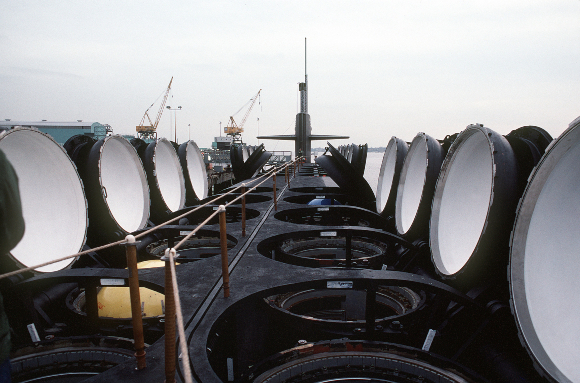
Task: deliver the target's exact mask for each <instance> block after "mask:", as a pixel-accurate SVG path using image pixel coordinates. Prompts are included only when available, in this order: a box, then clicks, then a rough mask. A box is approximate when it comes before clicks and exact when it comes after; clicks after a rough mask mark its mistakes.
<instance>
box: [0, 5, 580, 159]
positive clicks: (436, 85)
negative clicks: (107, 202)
mask: <svg viewBox="0 0 580 383" xmlns="http://www.w3.org/2000/svg"><path fill="white" fill-rule="evenodd" d="M305 37H307V38H308V82H309V112H310V115H311V118H312V126H313V133H315V134H340V135H350V136H351V139H350V140H349V141H336V142H335V143H336V144H341V143H350V142H354V143H358V144H363V143H368V144H369V146H372V147H376V146H386V144H387V143H388V141H389V139H390V137H391V136H393V135H395V136H398V137H401V138H403V139H406V140H408V141H410V140H412V138H413V137H414V136H415V134H416V133H417V132H419V131H423V132H426V133H427V134H430V135H431V136H433V137H435V138H443V137H444V136H445V135H447V134H451V133H455V132H458V131H461V130H462V129H463V128H465V126H467V125H468V124H471V123H483V124H485V125H486V126H487V127H489V128H491V129H494V130H496V131H498V132H500V133H502V134H506V133H508V132H509V131H511V130H513V129H516V128H518V127H520V126H524V125H537V126H540V127H542V128H544V129H546V130H547V131H548V132H549V133H550V134H552V135H553V136H554V137H557V136H558V135H560V133H562V131H563V130H564V129H565V128H566V127H567V125H568V123H569V122H571V121H572V120H573V119H574V118H576V117H577V116H578V115H580V0H545V1H543V0H542V1H534V0H531V1H530V0H526V1H519V0H518V1H506V0H503V1H495V0H493V1H485V2H477V4H476V3H475V2H474V1H467V0H465V1H416V0H415V1H413V0H411V1H357V2H356V3H355V2H354V1H325V0H317V1H300V0H298V1H274V0H268V1H265V0H263V1H246V2H240V1H220V0H218V1H206V2H201V1H122V0H121V1H118V0H117V1H102V0H101V1H79V0H75V1H68V0H63V1H59V2H52V1H40V0H30V1H26V0H24V1H3V4H2V6H1V12H0V48H1V52H2V54H1V55H0V86H1V90H2V91H1V92H0V119H5V118H10V119H12V120H41V119H47V120H49V121H74V120H77V119H82V120H84V121H98V122H101V123H108V124H110V125H111V126H112V127H113V129H114V132H115V133H118V134H134V133H135V126H136V125H137V124H138V123H139V121H140V120H141V118H142V116H143V113H144V112H145V110H146V109H147V107H149V105H151V103H153V102H154V101H155V100H156V99H157V98H158V97H159V96H160V95H161V94H162V93H163V91H164V90H165V88H166V87H167V85H168V83H169V80H170V78H171V77H172V76H173V77H174V80H173V86H172V91H171V94H170V98H169V99H168V102H167V104H168V105H171V106H172V107H177V106H179V105H180V106H182V108H183V109H182V110H181V111H178V112H176V115H177V128H178V140H179V142H183V141H184V140H187V139H188V137H189V136H188V124H191V138H192V139H194V140H195V141H196V142H197V143H198V145H199V146H200V147H207V146H209V145H210V142H211V141H213V137H214V136H216V135H219V123H220V121H221V122H222V123H223V124H222V126H224V125H225V123H226V122H227V120H228V118H229V116H230V115H231V114H232V113H235V112H236V111H237V110H238V109H239V108H240V107H242V106H243V105H244V104H245V103H246V102H247V101H248V100H249V99H250V98H251V97H252V96H253V95H254V94H256V92H257V91H258V90H259V89H262V97H261V104H260V105H258V104H257V103H256V105H255V106H254V110H253V111H252V114H251V115H250V117H249V118H248V120H247V122H246V125H245V130H246V132H245V134H244V136H243V138H244V141H245V142H248V143H250V144H256V143H257V140H256V138H255V137H256V136H257V135H258V129H259V133H260V134H269V135H271V134H291V133H293V131H294V118H295V114H296V112H297V109H298V102H297V101H298V86H297V83H298V82H301V81H304V38H305ZM158 105H159V101H158V102H157V104H156V105H155V106H154V107H153V108H152V112H150V114H151V115H152V116H155V115H156V113H157V109H158ZM172 116H173V113H171V116H170V113H168V112H167V111H165V113H164V115H163V117H162V118H161V122H160V124H159V129H158V133H159V135H160V136H164V137H172V136H173V129H172V128H171V130H170V126H171V118H172ZM236 117H237V120H238V121H239V120H241V118H242V117H243V111H242V112H240V113H239V114H238V115H237V116H236ZM258 118H259V124H258ZM265 143H266V148H267V149H269V150H274V149H276V150H284V149H285V150H288V149H291V148H293V144H291V143H289V142H278V143H277V142H276V141H265ZM319 143H320V145H318V142H314V143H313V144H314V145H313V146H323V142H319Z"/></svg>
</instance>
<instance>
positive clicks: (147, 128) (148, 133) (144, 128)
mask: <svg viewBox="0 0 580 383" xmlns="http://www.w3.org/2000/svg"><path fill="white" fill-rule="evenodd" d="M172 82H173V77H171V80H170V81H169V85H168V86H167V90H166V91H165V95H164V96H163V102H162V103H161V106H160V107H159V111H158V112H157V118H156V119H155V122H152V121H151V118H150V117H149V113H148V112H149V109H151V108H152V107H153V105H154V104H155V103H153V104H151V106H150V107H149V108H147V110H146V111H145V114H144V115H143V118H142V119H141V122H140V123H139V125H137V135H138V137H139V138H141V139H143V140H144V139H153V140H154V139H156V138H157V125H158V124H159V120H160V119H161V115H162V114H163V109H165V103H166V102H167V96H168V95H169V90H170V89H171V83H172ZM145 118H147V120H148V121H149V125H144V124H145Z"/></svg>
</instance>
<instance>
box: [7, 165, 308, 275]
mask: <svg viewBox="0 0 580 383" xmlns="http://www.w3.org/2000/svg"><path fill="white" fill-rule="evenodd" d="M297 160H298V159H297ZM297 160H294V161H293V162H292V163H294V162H296V161H297ZM289 165H290V163H287V164H285V165H281V166H280V168H281V167H283V166H289ZM278 169H279V168H274V170H271V171H270V173H272V172H273V171H275V170H276V171H277V170H278ZM270 173H266V174H265V175H262V176H260V177H258V178H257V179H256V180H258V179H260V178H262V177H265V176H266V175H270ZM268 178H270V177H268ZM268 178H266V179H265V180H264V181H262V182H260V183H259V184H257V185H256V186H254V187H253V188H251V189H249V190H248V191H247V192H246V194H247V193H249V192H251V191H252V190H254V189H256V188H257V187H258V186H260V185H261V184H262V183H264V182H266V181H267V180H268ZM254 181H255V180H254ZM241 187H242V186H241V185H240V186H237V187H236V188H234V189H232V190H230V191H228V192H227V193H224V194H222V195H220V196H218V197H217V198H214V199H212V200H211V201H208V202H206V203H204V204H203V205H199V206H196V207H194V208H192V209H191V210H188V211H186V212H185V213H183V214H180V215H179V216H177V217H175V218H172V219H170V220H168V221H166V222H164V223H162V224H159V225H156V226H154V227H152V228H151V229H149V230H146V231H144V232H142V233H139V234H137V235H135V239H139V238H141V237H143V236H145V235H147V234H150V233H152V232H154V231H155V230H158V229H160V228H162V227H165V226H167V225H169V224H170V223H172V222H175V221H177V220H180V219H181V218H183V217H185V216H187V215H188V214H191V213H193V212H195V211H197V210H199V209H201V208H203V207H205V206H207V205H210V204H212V203H214V202H215V201H217V200H219V199H220V198H223V197H225V196H226V195H228V194H231V193H233V192H235V191H236V190H238V189H240V188H241ZM243 195H245V194H243ZM243 195H240V196H238V197H237V198H236V199H234V200H232V201H231V202H229V203H227V204H226V205H225V206H226V207H227V206H229V205H231V204H232V203H234V202H236V201H237V200H239V199H240V198H242V196H243ZM125 243H127V240H126V239H121V240H118V241H116V242H112V243H109V244H106V245H102V246H98V247H95V248H92V249H88V250H83V251H80V252H78V253H76V254H72V255H67V256H65V257H61V258H57V259H54V260H52V261H48V262H43V263H39V264H37V265H34V266H29V267H25V268H22V269H18V270H14V271H11V272H8V273H4V274H0V279H4V278H8V277H11V276H13V275H18V274H22V273H25V272H27V271H33V270H35V269H38V268H41V267H44V266H48V265H51V264H53V263H58V262H62V261H66V260H67V259H71V258H75V257H78V256H81V255H85V254H89V253H92V252H95V251H100V250H105V249H108V248H110V247H113V246H117V245H122V244H125Z"/></svg>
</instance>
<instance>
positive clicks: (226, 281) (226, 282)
mask: <svg viewBox="0 0 580 383" xmlns="http://www.w3.org/2000/svg"><path fill="white" fill-rule="evenodd" d="M219 211H220V213H219V216H220V247H221V253H222V278H223V286H224V298H227V297H229V296H230V274H229V270H228V238H227V233H226V207H225V206H224V205H220V207H219Z"/></svg>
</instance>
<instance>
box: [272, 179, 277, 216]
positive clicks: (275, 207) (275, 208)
mask: <svg viewBox="0 0 580 383" xmlns="http://www.w3.org/2000/svg"><path fill="white" fill-rule="evenodd" d="M272 179H273V180H274V211H278V201H276V173H274V177H272Z"/></svg>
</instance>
